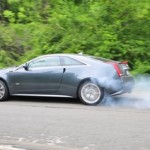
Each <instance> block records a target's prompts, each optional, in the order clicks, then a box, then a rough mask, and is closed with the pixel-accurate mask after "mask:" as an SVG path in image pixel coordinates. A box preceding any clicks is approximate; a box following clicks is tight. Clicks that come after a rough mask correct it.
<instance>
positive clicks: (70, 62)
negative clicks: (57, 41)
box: [63, 57, 85, 66]
mask: <svg viewBox="0 0 150 150" xmlns="http://www.w3.org/2000/svg"><path fill="white" fill-rule="evenodd" d="M63 65H65V66H73V65H85V64H84V63H82V62H80V61H78V60H75V59H73V58H70V57H63Z"/></svg>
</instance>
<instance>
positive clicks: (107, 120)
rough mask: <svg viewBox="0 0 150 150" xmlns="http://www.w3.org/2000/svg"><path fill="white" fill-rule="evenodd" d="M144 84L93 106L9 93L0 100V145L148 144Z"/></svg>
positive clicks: (106, 149)
mask: <svg viewBox="0 0 150 150" xmlns="http://www.w3.org/2000/svg"><path fill="white" fill-rule="evenodd" d="M149 141H150V95H149V90H148V89H142V90H141V89H136V90H135V91H134V92H133V93H132V94H124V95H122V96H116V97H113V98H108V99H107V100H106V102H104V103H103V104H101V105H98V106H86V105H83V104H82V103H80V102H79V101H78V100H76V99H63V98H59V99H58V98H22V97H14V98H11V99H10V100H9V101H7V102H1V103H0V150H134V149H135V150H149V149H150V142H149Z"/></svg>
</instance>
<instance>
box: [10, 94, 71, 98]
mask: <svg viewBox="0 0 150 150" xmlns="http://www.w3.org/2000/svg"><path fill="white" fill-rule="evenodd" d="M12 96H35V97H68V98H73V96H68V95H46V94H12Z"/></svg>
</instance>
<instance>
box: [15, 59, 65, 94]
mask: <svg viewBox="0 0 150 150" xmlns="http://www.w3.org/2000/svg"><path fill="white" fill-rule="evenodd" d="M27 65H28V68H27V69H24V68H23V67H21V68H19V69H18V70H16V72H15V75H14V81H15V82H14V88H13V89H14V93H17V94H51V93H57V91H58V89H59V88H60V84H61V80H62V76H63V68H62V67H61V65H60V58H59V56H44V57H40V58H37V59H35V60H33V61H30V62H29V63H28V64H27Z"/></svg>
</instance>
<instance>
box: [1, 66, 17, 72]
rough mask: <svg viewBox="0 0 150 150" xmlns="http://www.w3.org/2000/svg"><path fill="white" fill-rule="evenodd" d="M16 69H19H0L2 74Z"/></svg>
mask: <svg viewBox="0 0 150 150" xmlns="http://www.w3.org/2000/svg"><path fill="white" fill-rule="evenodd" d="M16 68H17V67H9V68H4V69H0V73H7V72H13V71H14V70H15V69H16Z"/></svg>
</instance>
